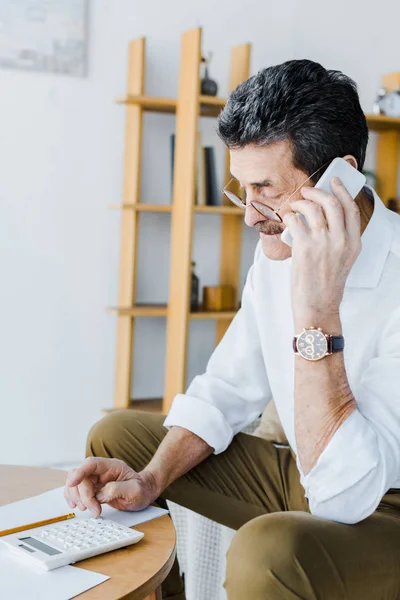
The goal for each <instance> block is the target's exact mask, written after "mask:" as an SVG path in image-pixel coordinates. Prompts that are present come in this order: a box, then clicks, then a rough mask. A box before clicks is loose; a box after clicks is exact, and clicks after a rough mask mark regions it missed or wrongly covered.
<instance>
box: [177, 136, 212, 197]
mask: <svg viewBox="0 0 400 600" xmlns="http://www.w3.org/2000/svg"><path fill="white" fill-rule="evenodd" d="M170 160H171V196H172V194H173V186H174V165H175V134H174V133H172V134H171V135H170ZM195 204H197V205H198V206H206V205H208V206H219V205H220V204H221V193H220V190H219V187H218V179H217V168H216V161H215V148H214V146H205V147H203V145H202V136H201V133H200V132H198V134H197V148H196V187H195Z"/></svg>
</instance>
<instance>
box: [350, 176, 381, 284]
mask: <svg viewBox="0 0 400 600" xmlns="http://www.w3.org/2000/svg"><path fill="white" fill-rule="evenodd" d="M365 187H366V188H367V190H368V192H369V195H373V197H374V212H373V213H372V217H371V219H370V221H369V223H368V225H367V227H366V229H365V231H364V233H363V234H362V236H361V242H362V250H361V252H360V254H359V255H358V257H357V260H356V262H355V263H354V265H353V267H352V269H351V271H350V273H349V276H348V278H347V281H346V287H359V288H374V287H376V286H377V285H378V283H379V280H380V278H381V275H382V271H383V267H384V265H385V262H386V259H387V256H388V254H389V250H390V247H391V245H392V239H393V224H392V223H391V221H390V219H389V216H388V209H387V208H386V206H385V205H384V204H383V202H382V200H381V199H380V198H379V196H378V194H377V193H376V192H375V190H374V189H372V188H371V187H370V186H368V185H366V186H365Z"/></svg>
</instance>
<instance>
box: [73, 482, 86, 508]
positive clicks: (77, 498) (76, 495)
mask: <svg viewBox="0 0 400 600" xmlns="http://www.w3.org/2000/svg"><path fill="white" fill-rule="evenodd" d="M69 499H70V501H71V508H75V507H76V506H77V507H78V508H79V509H80V510H84V505H83V503H82V500H81V497H80V494H79V489H78V487H73V488H69Z"/></svg>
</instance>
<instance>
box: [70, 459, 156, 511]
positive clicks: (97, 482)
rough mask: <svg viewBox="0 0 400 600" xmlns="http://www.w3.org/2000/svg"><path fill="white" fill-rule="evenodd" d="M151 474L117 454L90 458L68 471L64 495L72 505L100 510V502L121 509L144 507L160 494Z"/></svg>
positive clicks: (83, 508) (140, 508) (82, 508)
mask: <svg viewBox="0 0 400 600" xmlns="http://www.w3.org/2000/svg"><path fill="white" fill-rule="evenodd" d="M158 495H159V490H158V489H157V485H156V482H155V480H154V478H153V477H152V475H151V474H150V473H148V472H146V471H141V472H140V473H137V472H136V471H134V470H133V469H131V468H130V467H128V465H127V464H126V463H124V461H122V460H118V459H116V458H94V457H90V458H87V459H86V460H85V461H84V462H83V463H82V465H81V466H80V467H79V468H78V469H74V470H72V471H70V472H69V473H68V477H67V481H66V485H65V489H64V497H65V499H66V501H67V503H68V504H69V506H70V507H71V508H75V507H78V508H79V509H80V510H86V509H87V508H88V509H89V510H90V511H91V512H92V513H93V514H94V515H95V516H99V515H100V514H101V505H102V504H108V505H109V506H112V507H113V508H117V509H118V510H142V509H144V508H147V507H148V506H149V505H150V504H151V503H152V502H154V500H155V499H156V498H157V497H158Z"/></svg>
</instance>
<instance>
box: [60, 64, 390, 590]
mask: <svg viewBox="0 0 400 600" xmlns="http://www.w3.org/2000/svg"><path fill="white" fill-rule="evenodd" d="M218 132H219V135H220V137H221V138H222V140H223V141H224V143H225V144H226V146H227V147H228V148H229V150H230V160H231V172H232V176H233V178H234V179H235V180H237V182H236V187H238V186H241V187H242V188H244V190H245V198H246V200H245V204H243V208H244V210H245V221H246V223H247V225H249V226H250V227H255V228H256V229H257V230H258V232H259V235H260V242H259V244H258V246H257V250H256V253H255V258H254V263H253V265H252V266H251V268H250V271H249V274H248V277H247V281H246V285H245V288H244V292H243V300H242V306H241V309H240V310H239V312H238V313H237V315H236V317H235V318H234V320H233V322H232V324H231V326H230V327H229V329H228V331H227V333H226V335H225V337H224V338H223V340H222V341H221V343H220V344H219V346H218V347H217V348H216V350H215V351H214V353H213V355H212V357H211V359H210V361H209V363H208V366H207V370H206V372H205V373H204V374H203V375H200V376H198V377H196V378H195V379H194V381H193V382H192V383H191V385H190V386H189V388H188V390H187V392H186V394H179V395H178V396H176V398H175V399H174V402H173V404H172V407H171V410H170V412H169V414H168V416H167V418H166V419H165V417H163V416H159V415H152V414H147V413H140V412H136V411H122V412H118V413H114V414H111V415H110V416H108V417H106V418H105V419H102V420H101V421H99V422H98V423H97V424H96V425H95V426H94V427H93V429H92V431H91V432H90V434H89V439H88V445H87V453H88V455H89V456H91V457H96V458H88V459H87V460H86V461H85V462H84V463H83V465H82V466H81V467H80V468H78V469H77V470H75V471H73V472H71V473H70V474H69V476H68V481H67V486H66V498H67V500H68V502H69V504H70V506H71V507H75V506H78V507H80V508H86V507H87V508H89V509H90V510H92V511H93V512H94V513H95V514H99V513H100V511H101V504H103V503H107V504H110V505H111V506H114V507H116V508H120V509H123V510H136V509H141V508H144V507H146V506H148V505H149V504H150V503H151V502H154V501H158V502H159V503H160V504H163V503H164V504H165V500H166V499H168V500H172V501H174V502H177V503H178V504H181V505H183V506H186V507H187V508H189V509H191V510H194V511H196V512H198V513H200V514H202V515H205V516H206V517H209V518H210V519H213V520H215V521H218V522H219V523H223V524H224V525H227V526H229V527H233V528H235V529H237V530H238V531H237V534H236V535H235V537H234V539H233V542H232V545H231V547H230V550H229V552H228V556H227V573H226V581H225V587H226V590H227V594H228V598H229V600H247V599H249V598H251V599H254V600H261V599H263V600H264V599H266V598H271V599H278V600H280V599H282V600H289V599H294V598H302V599H307V600H308V599H310V600H311V599H322V598H323V599H324V600H327V599H332V600H333V599H335V600H336V599H338V598H348V599H351V600H360V599H361V598H362V599H363V600H368V599H371V600H379V599H380V598H382V599H384V598H385V599H386V598H393V599H394V598H400V489H398V488H400V217H399V216H397V215H396V214H394V213H392V212H390V211H389V210H387V209H386V208H385V206H384V205H383V203H382V201H381V200H380V199H379V197H378V196H377V194H376V193H375V191H374V190H373V189H372V188H370V187H368V186H365V187H364V188H363V189H362V191H361V192H360V194H359V195H358V196H357V198H356V200H355V201H353V200H352V198H351V197H350V195H349V194H348V192H347V190H346V189H345V188H344V186H343V184H342V183H341V182H340V181H337V180H332V182H331V188H332V194H328V193H325V192H323V191H321V190H318V189H315V188H314V187H313V185H314V184H315V183H316V182H317V181H318V179H319V177H320V176H321V175H322V173H323V172H324V170H325V169H326V168H327V165H328V164H329V163H330V162H331V161H332V160H333V159H334V158H335V157H342V158H345V160H347V161H348V162H349V163H350V164H351V165H353V166H354V167H355V168H357V169H358V170H361V169H362V168H363V165H364V159H365V152H366V147H367V142H368V129H367V124H366V120H365V117H364V114H363V111H362V110H361V107H360V103H359V98H358V94H357V88H356V85H355V83H354V82H353V81H352V80H351V79H349V78H348V77H346V76H345V75H344V74H342V73H340V72H338V71H328V70H326V69H324V68H323V67H322V66H321V65H319V64H317V63H314V62H312V61H308V60H298V61H289V62H286V63H284V64H282V65H278V66H273V67H270V68H267V69H264V70H262V71H260V72H259V73H258V74H257V75H255V76H254V77H251V78H250V79H249V80H248V81H246V82H244V83H243V84H241V85H239V87H238V88H237V89H236V90H235V91H234V92H233V93H232V94H231V95H230V97H229V100H228V102H227V105H226V107H225V108H224V110H223V111H222V113H221V115H220V117H219V121H218ZM226 193H227V195H228V197H229V198H230V199H231V200H232V201H234V202H236V203H237V204H239V205H240V204H241V202H242V201H241V200H240V198H237V197H236V196H235V195H233V194H232V188H231V186H228V189H227V190H226ZM296 213H301V214H303V215H304V216H305V217H306V219H307V221H308V224H309V229H307V228H306V227H305V225H304V224H303V222H302V220H301V219H300V218H299V217H298V216H297V215H296ZM285 227H288V228H289V231H290V232H291V234H292V237H293V248H292V249H291V248H290V247H289V246H287V245H285V244H284V243H283V242H282V240H281V235H280V234H281V233H282V231H283V230H284V228H285ZM318 328H320V329H321V330H322V332H323V333H324V334H326V335H328V336H332V337H330V338H329V344H328V348H326V347H323V345H324V341H323V340H322V339H321V336H320V332H319V331H318ZM303 329H310V332H309V333H307V336H306V339H305V342H304V343H305V347H302V348H303V349H304V348H306V347H308V348H309V350H307V351H305V352H300V353H298V352H297V353H295V352H294V350H293V339H294V338H295V336H298V335H299V334H301V332H302V331H303ZM318 339H319V340H320V341H322V345H321V347H320V348H319V349H318ZM324 339H325V338H324ZM344 340H345V344H346V345H345V348H344V351H343V347H344ZM296 349H297V350H301V349H300V348H299V346H298V345H297V346H296V347H295V350H296ZM316 358H318V359H319V360H309V359H316ZM271 398H274V400H275V403H276V407H277V411H278V414H279V416H280V420H281V422H282V425H283V428H284V431H285V433H286V436H287V438H288V441H289V444H290V448H288V449H285V448H276V447H275V446H274V445H273V444H272V443H271V442H269V441H266V440H263V439H260V438H256V437H254V436H250V435H246V434H243V433H239V432H240V431H241V430H242V429H243V427H244V426H246V425H247V424H249V423H251V422H252V421H253V420H254V419H255V418H256V417H258V416H259V415H260V413H262V412H263V410H264V408H265V407H266V405H267V404H268V402H269V401H270V400H271ZM164 419H165V420H164ZM118 459H119V460H118ZM178 575H179V573H178V565H177V564H176V565H175V567H174V569H173V571H172V573H171V575H170V577H169V578H168V579H167V582H166V585H165V588H164V597H169V598H175V599H178V598H179V599H182V598H184V591H183V587H182V584H181V582H180V579H179V577H178Z"/></svg>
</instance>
